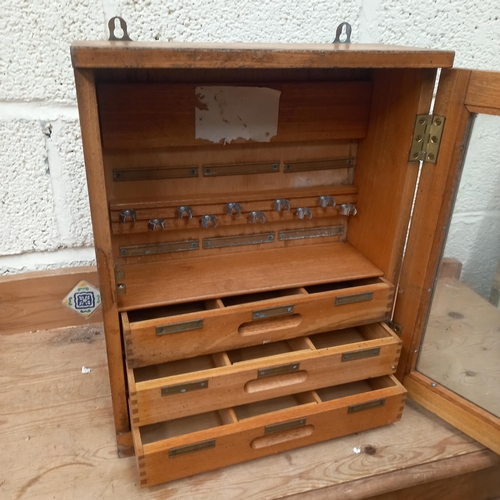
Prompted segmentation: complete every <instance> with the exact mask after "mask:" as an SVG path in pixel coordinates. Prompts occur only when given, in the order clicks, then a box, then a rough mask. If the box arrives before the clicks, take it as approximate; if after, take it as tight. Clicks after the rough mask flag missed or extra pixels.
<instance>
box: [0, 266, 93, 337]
mask: <svg viewBox="0 0 500 500" xmlns="http://www.w3.org/2000/svg"><path fill="white" fill-rule="evenodd" d="M81 280H85V281H87V282H89V283H90V284H92V285H94V286H95V287H96V288H99V279H98V276H97V268H96V267H94V266H88V267H73V268H70V269H58V270H55V271H39V272H33V273H23V274H15V275H12V276H2V277H1V278H0V332H1V334H2V335H5V334H9V333H21V332H26V331H29V330H46V329H48V328H59V327H63V326H76V325H88V324H91V323H99V322H100V321H102V308H101V307H99V308H97V309H96V310H95V312H94V313H93V314H92V315H91V316H90V317H88V318H84V317H82V316H81V315H80V314H78V313H77V312H75V311H73V310H71V309H69V308H68V307H66V306H65V305H63V304H62V300H63V299H64V297H66V295H67V294H68V293H69V292H70V291H71V290H72V289H73V287H74V286H75V285H77V284H78V282H80V281H81Z"/></svg>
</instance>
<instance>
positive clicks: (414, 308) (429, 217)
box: [394, 70, 470, 380]
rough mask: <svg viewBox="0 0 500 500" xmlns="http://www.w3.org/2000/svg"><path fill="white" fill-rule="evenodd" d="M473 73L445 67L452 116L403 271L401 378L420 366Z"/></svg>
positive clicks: (425, 173)
mask: <svg viewBox="0 0 500 500" xmlns="http://www.w3.org/2000/svg"><path fill="white" fill-rule="evenodd" d="M469 76H470V72H469V71H465V70H444V71H443V72H442V73H441V79H440V84H439V92H438V95H437V98H436V103H435V108H434V113H435V114H437V115H443V116H446V124H445V127H444V132H443V136H442V142H441V149H440V152H439V157H438V161H437V163H436V164H435V165H434V164H430V163H424V164H423V167H422V173H421V177H420V182H419V187H418V193H417V198H416V201H415V208H414V213H413V218H412V225H411V230H410V234H409V239H408V245H407V249H406V255H405V260H404V265H403V269H402V273H401V280H400V290H399V294H398V300H397V301H396V307H395V310H394V321H395V322H396V323H398V324H399V325H401V326H402V334H401V338H402V340H403V350H402V352H401V360H400V363H399V368H398V378H400V380H401V379H402V377H403V374H404V373H409V372H410V371H411V370H412V369H414V367H415V363H416V360H417V355H418V350H419V349H420V342H421V338H422V334H423V331H424V328H425V322H426V318H427V314H428V308H429V304H430V299H431V295H432V293H431V292H432V290H433V287H434V281H435V278H436V274H437V270H438V266H439V260H440V258H441V250H442V246H443V244H444V240H445V236H446V232H447V231H446V230H447V225H448V223H449V220H450V217H451V211H452V206H453V201H454V199H455V193H456V190H457V188H458V182H459V178H460V170H461V169H460V165H461V163H462V161H463V158H464V154H465V150H466V144H467V137H468V133H467V131H468V128H469V124H470V122H469V116H470V115H469V113H468V111H467V109H466V108H465V106H464V105H463V102H464V99H465V95H466V92H467V86H468V83H469Z"/></svg>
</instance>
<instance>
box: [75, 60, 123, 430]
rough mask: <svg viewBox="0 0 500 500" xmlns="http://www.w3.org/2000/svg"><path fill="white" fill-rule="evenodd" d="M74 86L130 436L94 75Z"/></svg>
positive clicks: (119, 419)
mask: <svg viewBox="0 0 500 500" xmlns="http://www.w3.org/2000/svg"><path fill="white" fill-rule="evenodd" d="M75 83H76V92H77V98H78V111H79V114H80V126H81V131H82V142H83V150H84V159H85V167H86V172H87V183H88V190H89V198H90V206H91V215H92V225H93V230H94V241H95V250H96V259H97V266H98V270H99V281H100V290H101V300H102V307H103V316H104V329H105V333H106V350H107V354H108V364H109V376H110V382H111V396H112V400H113V414H114V418H115V427H116V431H117V433H121V432H127V431H128V430H129V428H130V427H129V418H128V410H127V401H126V387H125V374H124V372H123V363H122V344H121V334H120V324H119V319H118V311H117V309H116V283H115V277H114V271H113V261H112V253H111V236H110V231H109V228H110V220H109V212H108V208H107V198H106V187H105V181H104V168H103V161H102V146H101V136H100V130H99V118H98V114H97V99H96V93H95V84H94V74H93V73H92V71H91V70H78V69H77V70H75Z"/></svg>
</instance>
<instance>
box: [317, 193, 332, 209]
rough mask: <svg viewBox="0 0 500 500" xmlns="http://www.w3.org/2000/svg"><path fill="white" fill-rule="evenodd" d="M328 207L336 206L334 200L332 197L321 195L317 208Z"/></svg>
mask: <svg viewBox="0 0 500 500" xmlns="http://www.w3.org/2000/svg"><path fill="white" fill-rule="evenodd" d="M328 205H331V206H332V207H334V206H335V205H336V203H335V200H334V199H333V196H330V195H327V194H325V195H323V196H320V197H319V206H320V207H321V208H326V207H327V206H328Z"/></svg>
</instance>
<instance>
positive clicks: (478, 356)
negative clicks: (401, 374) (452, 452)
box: [418, 278, 500, 417]
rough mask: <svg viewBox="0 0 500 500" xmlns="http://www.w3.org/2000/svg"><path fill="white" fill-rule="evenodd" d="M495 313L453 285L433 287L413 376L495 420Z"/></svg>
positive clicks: (499, 401) (498, 349) (499, 376)
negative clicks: (416, 374)
mask: <svg viewBox="0 0 500 500" xmlns="http://www.w3.org/2000/svg"><path fill="white" fill-rule="evenodd" d="M499 328H500V310H499V309H498V308H496V307H495V306H493V305H492V304H490V303H489V302H488V301H486V300H485V299H483V298H482V297H480V296H479V295H477V294H476V293H475V292H473V291H472V290H471V289H470V288H468V287H467V286H466V285H464V284H463V283H461V282H460V281H458V280H457V279H453V278H447V279H440V280H439V281H438V284H437V287H436V291H435V293H434V298H433V302H432V308H431V312H430V316H429V321H428V324H427V329H426V332H425V337H424V341H423V342H422V346H421V353H420V356H419V360H418V370H419V372H421V373H422V374H424V375H426V376H427V377H429V378H432V379H433V380H434V381H435V382H437V383H438V384H442V385H444V386H445V387H447V388H448V389H450V390H451V391H453V392H455V393H457V394H459V395H460V396H462V397H464V398H465V399H467V400H468V401H470V402H472V403H475V404H477V405H479V406H480V407H481V408H483V409H485V410H487V411H489V412H491V413H492V414H494V415H496V416H497V417H500V370H499V369H498V360H499V359H500V332H499Z"/></svg>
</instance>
